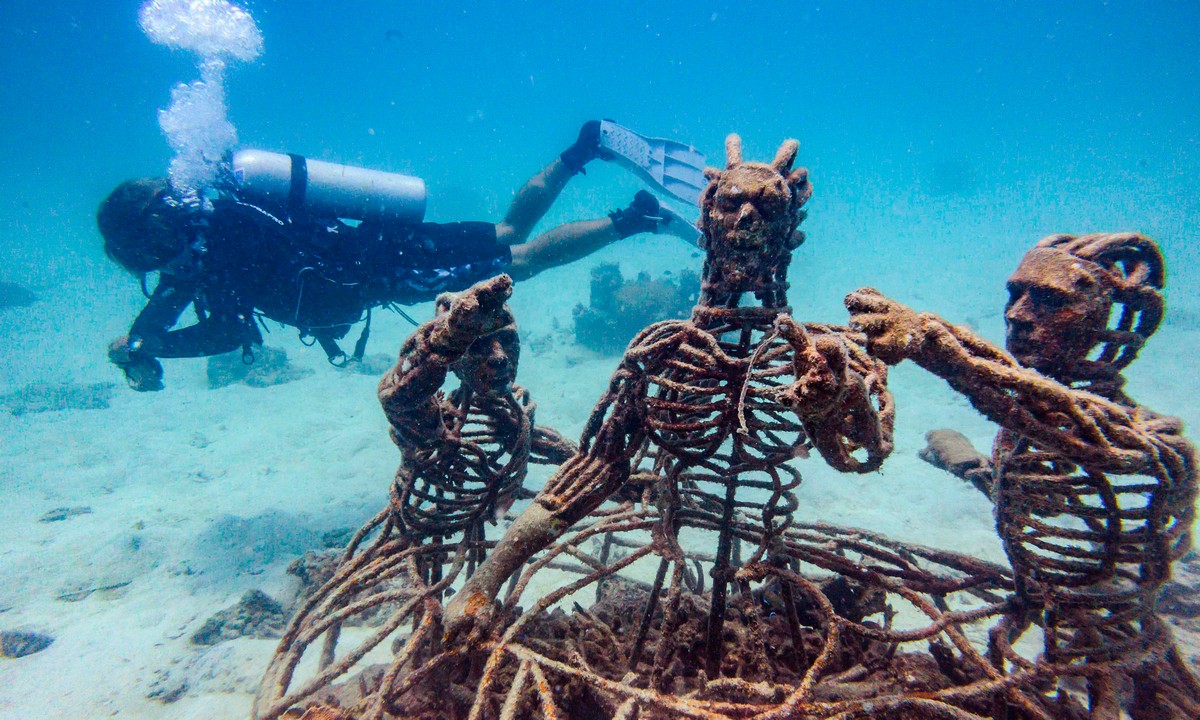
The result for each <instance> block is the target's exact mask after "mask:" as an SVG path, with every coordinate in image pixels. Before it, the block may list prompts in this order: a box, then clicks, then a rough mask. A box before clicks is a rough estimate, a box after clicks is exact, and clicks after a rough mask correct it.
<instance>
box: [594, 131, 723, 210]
mask: <svg viewBox="0 0 1200 720" xmlns="http://www.w3.org/2000/svg"><path fill="white" fill-rule="evenodd" d="M600 148H601V151H602V152H604V151H607V152H606V155H608V156H610V157H609V158H606V159H612V160H614V161H616V162H617V163H618V164H619V165H621V166H622V167H624V168H625V169H626V170H629V171H630V172H632V173H634V174H635V175H637V176H638V177H640V178H642V179H643V180H645V181H646V182H648V183H650V184H652V185H657V186H658V187H660V188H662V189H663V190H664V191H665V192H667V193H669V194H670V195H673V196H675V197H677V198H679V199H680V200H682V201H683V202H686V203H688V204H689V205H699V203H700V193H701V192H703V191H704V188H705V186H707V185H708V181H707V180H705V179H704V154H703V153H701V152H700V151H698V150H696V148H694V147H692V146H691V145H684V144H683V143H681V142H676V141H674V140H665V139H663V138H649V137H645V136H644V135H639V134H637V133H635V132H634V131H632V130H630V129H629V128H627V127H622V126H620V125H618V124H616V123H615V122H613V121H611V120H602V121H600Z"/></svg>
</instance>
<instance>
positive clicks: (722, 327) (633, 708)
mask: <svg viewBox="0 0 1200 720" xmlns="http://www.w3.org/2000/svg"><path fill="white" fill-rule="evenodd" d="M740 150H741V148H740V142H739V141H738V140H737V138H736V136H732V137H731V138H730V139H729V140H728V141H727V146H726V152H727V159H728V164H727V167H726V168H725V170H724V171H711V173H710V178H711V179H712V182H711V184H710V186H709V188H708V189H707V190H706V192H705V195H704V199H703V207H702V216H701V218H702V219H701V230H702V232H703V236H704V237H703V242H704V244H705V249H706V251H707V252H708V257H707V261H706V263H705V268H704V277H703V285H702V290H701V302H700V305H699V306H698V307H697V308H696V310H695V312H694V314H693V318H692V320H691V321H668V322H664V323H659V324H656V325H654V326H651V327H650V328H647V329H646V331H644V332H643V333H642V334H641V335H639V337H638V338H636V339H635V341H634V342H633V343H632V344H631V345H630V348H629V350H628V351H627V353H626V355H625V357H624V358H623V360H622V363H621V365H620V366H619V368H618V370H617V372H616V374H615V375H614V377H613V379H612V382H611V384H610V387H609V390H608V392H606V394H605V395H604V396H603V397H602V398H601V401H600V403H599V404H598V406H597V408H596V410H595V412H594V413H593V416H592V418H591V421H590V422H589V423H588V425H587V427H586V429H585V432H584V436H583V441H582V443H581V446H580V447H581V450H580V452H579V453H578V454H576V455H575V457H573V458H571V459H570V460H568V461H566V462H565V463H564V464H563V465H562V466H561V467H560V468H559V470H558V472H557V473H556V474H555V475H554V477H553V478H551V480H550V481H549V482H548V483H547V484H546V487H545V488H544V489H543V490H542V492H541V493H539V495H538V497H537V498H536V499H535V500H534V502H533V504H532V505H530V507H529V508H528V509H527V510H526V511H525V512H523V513H522V515H521V516H520V517H519V518H518V519H517V520H516V521H515V522H514V524H513V525H512V526H511V527H510V528H509V530H508V532H506V534H505V537H504V538H503V539H502V540H501V541H500V542H499V543H497V544H496V545H495V547H493V548H491V549H490V550H489V551H487V553H486V558H485V560H484V562H483V564H482V565H480V566H479V567H478V568H476V569H475V572H474V573H473V574H471V575H470V577H469V578H468V579H467V580H466V583H465V584H464V585H463V586H462V587H461V588H460V589H459V590H458V592H456V593H455V594H454V595H453V597H452V598H451V600H450V602H449V603H448V604H446V605H445V608H444V609H443V606H442V602H441V601H442V597H443V595H442V592H441V590H442V589H443V588H447V587H449V580H448V578H451V577H452V575H453V573H448V574H447V576H446V577H445V578H443V579H442V580H441V581H439V582H438V583H436V584H435V585H428V584H424V585H422V584H421V583H422V582H423V581H424V579H423V578H422V577H421V576H420V574H419V571H418V568H419V567H420V564H419V563H418V562H415V561H414V560H413V559H411V558H413V556H412V555H410V556H408V557H409V558H410V559H401V558H397V557H393V558H392V559H389V560H386V561H380V560H378V559H377V560H374V561H366V562H363V563H360V564H358V565H353V560H352V559H351V558H352V557H353V553H354V549H353V548H354V547H355V546H356V545H357V544H359V543H360V542H361V541H362V539H363V538H362V537H360V538H357V539H356V541H355V542H354V543H352V545H351V552H350V553H348V556H347V557H348V563H349V564H350V565H351V566H350V567H348V569H347V571H346V572H343V573H342V574H341V576H340V577H339V578H335V579H334V581H331V583H329V584H328V585H326V587H325V588H323V590H322V591H321V592H322V593H323V594H324V595H325V596H329V595H330V594H331V593H342V594H343V597H344V600H343V601H342V602H341V603H340V604H339V603H328V602H326V601H321V600H317V601H314V602H311V603H310V605H309V607H308V609H307V610H306V611H305V612H304V613H302V615H305V614H306V615H307V617H306V618H305V619H304V620H302V621H301V622H300V624H299V625H297V626H296V627H298V628H302V629H298V630H297V631H295V633H293V635H292V639H291V640H289V639H288V638H286V637H285V642H284V644H283V645H281V647H280V655H279V656H277V657H276V661H275V664H274V665H273V673H271V674H268V678H267V680H266V682H264V685H263V694H262V695H261V696H260V698H259V707H258V713H257V715H258V717H260V718H275V717H279V716H281V714H283V713H284V712H285V711H288V708H289V706H292V705H295V706H297V708H296V709H293V710H290V713H291V715H289V716H290V717H300V716H301V714H302V713H304V717H306V718H308V719H309V720H317V719H318V718H320V719H321V720H346V719H347V718H353V719H355V720H360V719H364V718H370V719H372V720H375V719H378V718H429V719H431V720H432V719H433V718H469V719H472V720H483V719H484V718H499V719H500V720H510V719H513V718H527V717H529V718H532V717H541V718H588V719H591V718H612V719H614V720H616V719H620V720H631V719H632V718H676V717H688V718H703V719H707V720H715V719H718V718H721V719H732V718H752V717H753V718H760V719H762V720H768V719H775V720H781V719H783V718H805V719H806V720H810V719H817V718H822V719H831V718H837V719H838V720H849V719H851V718H906V719H911V718H922V719H924V718H951V719H954V720H963V719H972V720H982V719H984V718H993V719H999V718H1004V719H1006V720H1033V719H1036V720H1058V719H1059V718H1065V719H1067V720H1080V719H1082V718H1085V717H1089V710H1088V708H1087V703H1086V698H1083V697H1081V696H1080V695H1079V694H1078V693H1075V692H1073V691H1072V690H1070V689H1069V688H1060V689H1059V692H1058V693H1057V694H1053V693H1051V692H1049V690H1050V689H1051V688H1052V686H1053V685H1054V682H1053V681H1054V679H1055V678H1056V676H1058V675H1060V674H1062V675H1069V674H1072V672H1073V670H1074V669H1075V668H1074V667H1071V666H1065V665H1063V664H1060V663H1055V662H1053V661H1050V660H1045V659H1040V658H1039V659H1030V660H1025V659H1024V658H1022V657H1020V656H1018V654H1017V653H1016V651H1014V650H1013V649H1012V647H1011V635H1010V633H1011V632H1012V631H1014V630H1015V629H1023V627H1024V626H1022V625H1021V623H1022V622H1023V620H1024V619H1025V618H1026V617H1027V613H1026V611H1025V609H1024V608H1023V606H1022V605H1021V602H1020V597H1021V595H1020V594H1018V593H1017V589H1018V584H1019V583H1022V582H1026V579H1025V578H1014V576H1013V574H1012V573H1011V572H1010V571H1009V570H1008V569H1007V568H1004V567H1000V566H998V565H995V564H993V563H988V562H984V561H980V560H977V559H974V558H971V557H968V556H964V555H961V554H957V553H953V552H946V551H940V550H934V549H930V548H924V547H920V546H916V545H912V544H907V543H900V542H896V541H893V540H890V539H888V538H886V537H883V536H881V535H879V534H877V533H873V532H870V531H868V530H859V529H853V528H838V527H833V526H830V525H826V524H822V523H811V522H800V521H798V520H796V519H795V518H794V517H793V511H794V510H795V509H796V508H797V506H798V502H799V501H798V498H797V496H796V494H795V492H794V491H795V489H796V487H797V486H798V485H799V483H800V475H799V471H798V470H797V469H796V468H795V467H793V462H794V461H795V460H799V459H803V458H804V457H806V456H807V455H808V454H809V452H810V450H813V449H815V450H817V451H818V452H819V453H820V454H821V455H822V456H823V457H824V458H825V460H826V461H827V462H829V463H830V464H831V465H833V466H834V467H836V468H838V469H842V470H848V471H859V472H865V471H869V470H871V469H873V468H876V467H878V466H879V464H880V463H881V462H882V460H883V459H884V457H885V456H886V455H887V454H888V452H889V451H890V449H891V429H892V421H893V410H892V402H891V397H890V395H889V394H888V392H887V390H886V378H887V375H886V372H887V368H886V365H885V364H884V363H883V362H882V361H881V360H878V359H875V358H873V357H871V356H869V355H868V354H867V353H866V351H865V350H864V346H865V344H866V342H867V336H866V335H864V334H861V333H859V332H857V331H852V330H847V329H845V328H837V327H832V326H825V325H816V324H800V323H797V322H796V321H794V320H792V319H791V317H790V316H789V314H788V309H787V307H786V300H785V292H786V287H787V286H786V271H787V265H788V263H787V259H788V255H789V254H790V248H792V247H795V245H796V244H797V243H798V240H799V238H798V236H797V235H796V228H797V226H798V224H799V222H800V220H801V219H802V217H803V213H802V206H803V204H804V201H805V200H806V199H807V197H808V194H809V192H810V186H809V185H808V183H807V178H806V177H805V174H804V172H803V171H802V170H793V169H792V163H793V161H794V158H795V153H796V145H795V144H794V142H789V143H787V144H785V145H784V146H783V147H782V148H781V149H780V152H779V153H778V154H777V156H776V158H775V161H774V162H773V163H771V164H760V163H745V162H743V161H742V157H741V152H740ZM750 294H752V295H753V296H754V297H755V298H756V299H757V300H758V301H759V303H760V304H758V305H746V306H742V305H741V303H740V301H741V300H742V297H743V295H750ZM885 357H889V358H890V356H886V353H885ZM380 522H382V521H380ZM364 537H365V535H364ZM381 542H382V541H381ZM395 547H400V545H396V546H395ZM438 551H439V552H442V551H441V550H438ZM464 552H465V551H464V550H463V549H462V548H461V546H460V547H459V548H457V549H456V550H455V553H456V560H455V567H456V568H457V567H461V565H462V563H463V562H464V560H463V553H464ZM375 557H376V558H380V557H381V555H376V556H375ZM372 562H373V563H374V564H372ZM401 563H408V564H407V566H406V567H407V568H409V570H408V577H409V580H410V582H411V583H413V587H417V588H419V592H418V591H414V589H413V587H409V588H398V589H395V590H394V591H393V592H394V593H395V595H394V597H395V598H396V599H398V600H401V601H402V602H404V603H405V605H406V608H407V610H406V611H407V613H408V615H405V616H403V617H401V613H396V614H393V616H392V617H393V618H401V620H399V621H396V622H393V621H392V620H389V621H388V622H387V623H385V625H384V626H383V627H381V628H379V629H378V630H376V631H372V634H371V639H372V641H373V642H374V643H375V644H376V645H378V644H379V643H381V642H383V641H384V640H385V639H386V638H388V637H391V636H393V635H396V636H397V639H396V640H395V641H394V643H393V646H392V647H393V657H392V658H391V662H390V665H388V666H387V667H386V670H381V669H380V668H379V667H372V666H370V665H368V664H367V663H365V662H364V663H360V664H358V665H355V663H357V661H358V660H361V659H362V655H358V654H357V651H352V652H351V653H350V654H349V655H345V656H342V657H336V658H335V657H334V655H333V652H332V650H329V651H327V653H326V656H325V657H323V658H322V659H321V668H323V669H318V671H317V672H316V674H315V676H313V677H312V679H311V680H307V681H305V682H304V684H303V685H302V686H301V687H300V688H299V689H297V690H292V691H291V692H290V694H289V687H288V684H289V682H290V678H291V675H290V673H292V672H293V671H294V670H295V668H296V667H297V664H298V663H299V660H300V655H301V654H303V647H302V646H301V644H300V643H298V642H296V640H295V638H297V637H301V635H303V644H304V645H307V644H310V643H312V642H314V641H315V640H316V639H318V637H319V636H320V635H321V634H322V633H326V634H327V643H326V647H327V648H329V647H330V645H329V641H328V636H332V637H333V640H334V642H336V635H337V628H338V627H339V623H340V622H341V621H342V620H343V619H345V618H347V617H349V616H351V615H353V614H354V613H355V612H358V611H359V610H361V609H362V608H363V607H365V606H366V605H367V604H366V602H365V601H357V602H356V601H354V598H353V593H355V592H360V591H362V590H363V589H371V592H373V593H376V595H378V594H379V593H381V592H386V590H385V589H380V587H381V586H379V585H378V583H377V578H378V577H380V575H381V574H384V572H390V573H391V575H390V576H389V577H395V576H396V574H397V573H396V571H394V570H391V569H390V568H394V567H397V566H399V565H400V564H401ZM381 570H382V571H384V572H381ZM505 583H507V590H506V591H505V592H504V593H503V595H502V596H501V595H500V588H501V587H502V586H504V585H505ZM322 602H324V605H322V606H318V604H319V603H322ZM523 602H525V603H529V605H528V606H527V607H526V608H524V609H522V606H521V604H522V603H523ZM404 618H411V619H412V621H413V629H412V631H411V632H410V633H408V634H406V635H404V634H402V633H400V632H398V630H399V628H400V622H402V621H403V619H404ZM443 629H444V632H443ZM279 668H287V675H286V676H285V675H283V674H281V673H279V672H278V670H279ZM1159 670H1160V671H1161V672H1163V673H1168V674H1169V673H1175V676H1174V677H1175V678H1176V679H1179V680H1180V681H1181V682H1183V681H1186V680H1187V676H1186V671H1182V670H1180V669H1179V668H1176V667H1175V666H1173V665H1170V664H1169V663H1166V664H1163V665H1162V667H1160V668H1159ZM351 672H356V674H355V675H353V676H349V673H351ZM1085 674H1086V673H1085ZM343 677H345V681H343V682H340V683H338V684H337V685H333V684H332V683H333V682H334V681H335V680H338V679H342V678H343ZM281 678H282V681H281ZM1142 687H1143V688H1145V687H1148V686H1147V685H1143V686H1142ZM1183 687H1185V688H1186V685H1184V686H1183ZM1186 692H1187V691H1186V690H1184V691H1182V693H1181V694H1177V695H1176V696H1175V697H1174V698H1173V699H1172V700H1171V701H1170V702H1173V703H1175V707H1180V708H1183V707H1186V706H1185V705H1183V704H1182V703H1184V702H1186V697H1184V694H1185V693H1186ZM306 706H307V707H306ZM1161 706H1162V705H1161V704H1160V705H1159V706H1158V707H1161ZM1109 709H1111V707H1108V706H1105V707H1099V708H1098V709H1097V711H1093V712H1092V713H1091V715H1090V716H1091V717H1093V718H1097V719H1099V718H1109V717H1116V716H1115V715H1112V714H1111V713H1110V714H1105V713H1106V712H1107V711H1108V710H1109ZM1172 712H1173V711H1172ZM1166 717H1178V718H1182V717H1188V716H1187V715H1186V714H1175V715H1167V716H1166Z"/></svg>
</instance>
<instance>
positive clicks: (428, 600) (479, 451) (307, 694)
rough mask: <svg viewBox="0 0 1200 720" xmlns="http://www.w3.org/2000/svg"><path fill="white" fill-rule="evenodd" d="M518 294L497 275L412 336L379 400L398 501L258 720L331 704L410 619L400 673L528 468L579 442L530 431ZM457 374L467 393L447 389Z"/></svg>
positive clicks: (281, 663)
mask: <svg viewBox="0 0 1200 720" xmlns="http://www.w3.org/2000/svg"><path fill="white" fill-rule="evenodd" d="M511 293H512V281H511V279H509V277H508V276H507V275H501V276H499V277H496V278H492V279H490V280H487V281H484V282H481V283H479V284H477V285H475V286H474V287H472V288H471V289H469V290H467V291H465V292H463V293H461V294H459V295H457V296H453V295H444V296H442V297H441V298H439V299H438V302H437V309H438V315H437V317H436V318H435V319H433V320H431V321H429V322H427V323H425V324H424V325H422V326H421V327H419V328H418V329H417V330H416V332H414V333H413V335H412V336H411V337H410V338H409V339H408V340H407V341H406V342H405V343H404V345H403V346H402V348H401V350H400V357H399V359H398V360H397V362H396V366H395V367H394V368H392V370H390V371H389V372H388V373H387V374H385V375H384V377H383V379H382V381H381V382H380V384H379V400H380V404H381V405H382V407H383V411H384V414H385V415H386V416H387V419H388V423H389V425H390V433H391V437H392V440H393V441H394V442H395V443H396V445H397V446H398V447H399V449H400V454H401V462H400V467H399V469H398V470H397V472H396V476H395V479H394V481H393V483H392V486H391V492H390V502H389V506H388V508H387V509H385V510H384V511H383V512H381V513H379V514H378V515H377V516H376V517H375V518H374V519H372V520H371V522H369V523H368V524H367V525H366V526H365V527H363V528H362V529H361V530H359V532H358V533H357V534H356V535H355V537H354V538H353V539H352V540H351V542H350V544H349V546H348V547H347V548H346V551H345V553H344V557H343V560H342V562H341V564H340V565H339V566H338V568H337V569H336V571H335V572H334V576H333V578H332V579H331V580H329V581H328V582H327V583H325V584H324V585H323V586H322V587H320V588H319V589H317V590H316V591H315V592H314V593H313V594H312V595H311V596H310V597H309V598H308V599H307V601H306V602H305V604H304V605H303V606H302V607H301V609H300V610H299V612H298V613H297V614H296V616H295V617H294V618H293V619H292V621H291V624H290V625H289V627H288V629H287V631H286V632H285V634H284V637H283V640H282V641H281V643H280V646H279V650H278V652H277V653H276V656H275V658H274V660H273V662H272V664H271V667H270V669H269V671H268V673H267V677H266V678H265V679H264V681H263V685H262V692H261V693H260V697H259V699H258V701H257V703H256V708H255V713H256V714H257V715H259V716H262V717H279V715H280V713H282V712H284V711H285V710H287V709H288V708H289V706H290V705H292V704H293V703H295V702H297V701H300V700H305V699H313V698H320V697H323V696H324V695H323V693H324V692H325V691H326V689H327V686H328V685H329V684H330V683H331V682H332V681H334V680H336V679H338V678H341V677H342V676H343V675H345V674H346V672H347V671H348V670H349V669H350V668H351V667H352V666H353V665H354V664H355V663H356V662H358V660H359V659H361V658H362V657H364V656H365V655H366V653H368V652H370V651H371V650H373V649H374V648H376V647H378V646H380V645H381V644H383V643H384V642H385V640H387V639H388V637H389V636H390V635H391V634H392V633H393V631H395V630H396V629H397V628H400V627H401V626H404V625H406V623H411V624H412V627H413V630H414V634H413V636H414V639H413V640H412V642H410V644H409V645H408V646H407V650H405V651H402V652H400V653H399V658H400V660H398V661H397V670H398V668H399V667H400V666H402V665H403V659H404V658H406V657H408V654H409V653H408V650H411V649H412V648H417V647H419V646H420V642H419V639H420V638H422V637H426V636H428V635H429V633H430V630H431V628H433V627H435V621H436V617H437V613H438V611H439V608H438V602H437V601H438V600H439V599H440V598H441V594H442V593H443V592H444V591H445V590H446V589H447V588H448V587H449V586H450V584H451V583H452V582H453V581H454V580H455V579H456V578H457V577H458V575H459V573H460V572H464V571H465V572H468V573H469V572H471V570H472V569H473V567H474V565H475V564H477V563H478V562H479V561H480V559H481V558H482V557H483V554H484V552H485V550H486V548H487V546H488V544H489V541H488V539H487V537H486V527H487V525H488V524H492V523H494V522H495V521H497V520H498V519H499V518H500V517H502V516H503V515H504V514H505V512H506V511H507V510H508V508H509V507H510V506H511V504H512V503H513V501H514V500H516V499H517V498H518V496H519V495H521V494H522V492H523V482H524V480H525V475H526V470H527V468H528V464H529V462H530V461H533V462H541V463H547V464H557V463H560V462H562V461H563V460H564V459H566V458H568V457H570V456H571V455H573V454H574V452H575V450H576V446H575V444H574V443H572V442H570V441H568V440H566V439H564V438H563V437H562V436H560V435H559V434H558V433H557V432H555V431H553V430H550V429H548V428H545V427H541V426H538V425H536V424H535V423H534V409H535V406H534V403H533V402H531V401H530V399H529V395H528V393H527V392H526V391H525V389H524V388H522V387H520V386H518V385H514V384H513V381H514V379H515V377H516V370H517V363H518V359H519V354H520V343H519V340H518V337H517V330H516V326H515V323H514V320H513V317H512V314H511V312H510V311H509V310H508V307H507V306H506V305H505V304H504V301H505V300H506V299H507V298H508V297H509V295H510V294H511ZM449 372H453V373H455V374H456V375H457V376H458V379H459V384H458V386H457V387H455V388H454V389H453V390H451V391H450V392H448V393H443V392H442V389H441V388H442V386H443V384H445V381H446V378H447V374H448V373H449ZM529 495H532V493H529ZM381 609H382V610H384V611H385V612H382V613H381V612H380V611H381ZM381 617H382V618H383V619H382V621H380V620H379V618H381ZM364 623H367V624H373V625H375V626H376V627H374V629H372V630H371V632H370V633H368V634H367V636H366V637H365V638H364V637H356V638H355V640H354V641H353V642H350V641H346V640H343V639H342V638H341V634H342V629H343V626H351V625H362V624H364ZM355 632H356V633H357V634H358V635H360V636H361V635H362V632H363V631H362V630H361V628H356V629H355ZM322 639H323V647H322V650H321V653H320V658H319V659H318V661H317V664H318V666H319V668H320V671H319V672H318V674H317V677H316V679H315V680H312V681H308V682H306V683H303V684H299V685H298V686H296V687H293V682H292V681H293V677H294V674H295V671H296V667H297V665H298V663H299V662H300V660H301V659H302V658H303V657H304V656H305V655H306V653H307V652H308V650H309V649H310V647H311V646H313V644H314V643H316V642H318V641H320V640H322ZM335 659H336V661H335ZM377 674H378V673H377ZM377 679H378V678H377ZM360 682H363V681H362V680H361V679H360Z"/></svg>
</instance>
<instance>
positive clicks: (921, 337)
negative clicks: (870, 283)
mask: <svg viewBox="0 0 1200 720" xmlns="http://www.w3.org/2000/svg"><path fill="white" fill-rule="evenodd" d="M846 309H847V310H849V311H850V327H852V328H854V329H855V330H858V331H860V332H862V333H864V334H865V335H866V336H867V352H869V353H871V354H872V355H874V356H875V357H877V358H879V359H880V360H882V361H884V362H885V363H887V364H888V365H895V364H897V363H899V362H900V361H902V360H906V359H908V358H910V357H912V356H913V355H914V354H915V353H916V352H918V351H919V350H920V348H921V347H922V346H923V345H924V344H925V339H926V338H925V329H924V323H923V322H922V320H921V316H920V315H919V314H918V313H917V312H916V311H915V310H913V309H912V308H910V307H908V306H907V305H904V304H901V303H898V302H896V301H895V300H893V299H891V298H889V297H888V296H886V295H884V294H883V293H881V292H879V291H878V290H876V289H875V288H869V287H867V288H860V289H858V290H855V291H854V292H852V293H850V294H849V295H847V296H846Z"/></svg>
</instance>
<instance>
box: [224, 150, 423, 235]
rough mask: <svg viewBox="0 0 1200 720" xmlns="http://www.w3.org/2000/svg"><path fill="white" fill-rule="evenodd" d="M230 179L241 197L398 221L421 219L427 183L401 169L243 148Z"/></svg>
mask: <svg viewBox="0 0 1200 720" xmlns="http://www.w3.org/2000/svg"><path fill="white" fill-rule="evenodd" d="M233 178H234V182H235V183H236V185H237V189H238V193H239V194H240V195H242V196H243V197H244V198H245V199H247V200H260V201H266V202H269V203H273V204H276V205H280V206H283V207H287V208H288V209H289V210H290V211H303V212H307V213H310V214H314V215H334V216H336V217H340V218H348V219H353V220H372V219H378V220H383V221H391V222H401V223H419V222H421V221H422V220H423V219H424V218H425V181H423V180H421V179H420V178H415V177H411V176H409V175H401V174H400V173H389V172H382V171H379V170H368V169H367V168H360V167H354V166H352V165H338V164H336V163H330V162H324V161H322V160H309V159H307V158H305V157H303V156H300V155H284V154H282V153H274V152H267V151H266V150H251V149H246V150H239V151H237V152H236V153H234V154H233Z"/></svg>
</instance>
